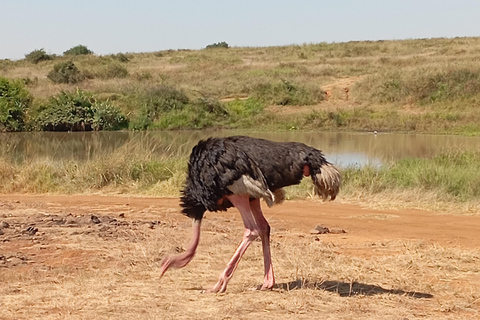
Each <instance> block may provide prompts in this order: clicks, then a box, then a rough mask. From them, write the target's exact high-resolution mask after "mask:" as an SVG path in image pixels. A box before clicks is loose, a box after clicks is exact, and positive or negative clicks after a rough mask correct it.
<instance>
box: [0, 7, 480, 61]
mask: <svg viewBox="0 0 480 320" xmlns="http://www.w3.org/2000/svg"><path fill="white" fill-rule="evenodd" d="M467 36H480V1H479V0H450V1H446V0H401V1H400V0H364V1H360V0H357V1H355V0H331V1H322V0H297V1H292V0H290V1H285V0H236V1H231V0H223V1H222V0H203V1H202V0H197V1H195V0H169V1H162V0H136V1H126V0H82V1H80V0H77V1H70V0H0V59H11V60H17V59H23V58H24V57H25V54H28V53H30V52H32V51H33V50H36V49H44V50H45V51H46V52H47V53H49V54H58V55H61V54H63V52H64V51H66V50H68V49H70V48H72V47H75V46H77V45H80V44H81V45H85V46H87V47H88V48H89V49H90V50H92V51H93V52H94V53H96V54H99V55H106V54H112V53H119V52H122V53H134V52H135V53H136V52H154V51H160V50H167V49H202V48H205V47H206V46H207V45H209V44H213V43H216V42H222V41H225V42H227V43H228V44H229V45H230V46H231V47H264V46H281V45H291V44H300V45H301V44H310V43H320V42H327V43H338V42H348V41H361V40H372V41H375V40H400V39H418V38H437V37H445V38H453V37H467Z"/></svg>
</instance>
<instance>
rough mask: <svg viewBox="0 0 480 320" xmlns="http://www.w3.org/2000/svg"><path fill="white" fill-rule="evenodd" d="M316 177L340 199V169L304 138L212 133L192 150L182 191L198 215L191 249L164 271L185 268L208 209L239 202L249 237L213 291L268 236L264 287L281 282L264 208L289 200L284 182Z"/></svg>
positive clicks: (320, 191) (168, 261)
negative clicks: (257, 241) (262, 204)
mask: <svg viewBox="0 0 480 320" xmlns="http://www.w3.org/2000/svg"><path fill="white" fill-rule="evenodd" d="M303 176H306V177H308V176H311V177H312V180H313V184H314V189H315V193H316V194H317V195H319V196H322V197H323V199H324V200H326V199H328V198H330V199H331V200H334V199H335V197H336V195H337V193H338V190H339V187H340V173H339V172H338V170H337V169H336V168H335V167H334V166H333V165H332V164H331V163H329V162H328V161H327V160H326V159H325V158H324V156H323V154H322V152H321V151H320V150H317V149H315V148H312V147H309V146H307V145H305V144H303V143H299V142H273V141H269V140H264V139H256V138H251V137H247V136H233V137H228V138H209V139H207V140H202V141H200V142H199V143H198V144H197V145H196V146H195V147H194V148H193V150H192V153H191V155H190V160H189V163H188V176H187V181H186V184H185V187H184V189H183V191H182V196H181V198H180V200H181V206H182V207H183V210H182V213H184V214H185V215H187V216H188V217H190V218H192V219H193V238H192V240H191V242H190V244H189V245H188V247H187V249H186V250H185V252H183V253H182V254H180V255H178V256H175V257H167V258H165V259H164V260H163V262H162V267H161V276H163V275H164V274H165V272H166V271H167V270H168V269H169V268H170V267H175V268H182V267H184V266H186V265H187V264H188V263H189V262H190V261H191V260H192V258H193V256H194V255H195V251H196V248H197V245H198V243H199V240H200V225H201V221H202V218H203V215H204V213H205V211H207V210H209V211H224V210H226V209H227V208H229V207H232V206H234V207H236V208H237V209H238V211H239V212H240V214H241V216H242V220H243V223H244V225H245V233H244V235H243V240H242V242H241V244H240V246H239V247H238V249H237V251H236V252H235V254H234V255H233V257H232V258H231V260H230V261H229V262H228V264H227V267H226V268H225V270H224V271H223V272H222V273H221V274H220V277H219V280H218V282H217V283H216V284H215V285H214V286H213V288H211V289H210V290H208V292H225V290H226V288H227V284H228V281H229V280H230V279H231V277H232V276H233V273H234V271H235V269H236V268H237V266H238V263H239V262H240V259H241V258H242V255H243V254H244V253H245V251H246V250H247V248H248V246H249V245H250V244H251V242H252V241H253V240H255V239H256V238H258V237H260V238H261V240H262V248H263V258H264V267H265V276H264V282H263V285H262V286H261V290H267V289H272V288H273V286H274V284H275V278H274V274H273V267H272V260H271V255H270V226H269V224H268V222H267V220H266V219H265V217H264V216H263V213H262V210H261V208H260V199H263V200H264V201H265V202H266V203H267V205H268V206H269V207H271V206H272V205H273V204H276V203H281V202H282V201H283V200H284V194H285V193H284V191H283V189H282V188H283V187H286V186H289V185H294V184H298V183H300V181H301V180H302V178H303Z"/></svg>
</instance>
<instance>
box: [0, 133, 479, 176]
mask: <svg viewBox="0 0 480 320" xmlns="http://www.w3.org/2000/svg"><path fill="white" fill-rule="evenodd" d="M233 134H247V135H251V136H254V137H258V138H266V139H270V140H274V141H301V142H304V143H306V144H308V145H311V146H314V147H316V148H319V149H321V150H323V151H324V153H325V154H326V156H327V159H329V160H330V161H331V162H333V163H335V164H337V165H338V166H340V167H346V166H363V165H365V164H371V165H375V166H378V165H381V164H382V163H385V162H389V161H391V160H395V159H401V158H405V157H416V158H428V157H433V156H434V155H436V154H439V153H441V152H444V151H446V150H452V149H454V150H480V138H479V137H462V136H447V135H418V134H378V135H374V134H373V133H344V132H271V133H269V132H248V131H231V130H230V131H154V132H131V131H124V132H118V131H117V132H71V133H66V132H34V133H29V132H23V133H1V134H0V157H3V158H8V159H12V160H13V161H17V162H22V161H25V160H28V159H34V158H48V159H55V160H70V159H74V160H80V161H81V160H88V159H92V158H94V157H96V156H105V155H108V154H111V153H113V152H114V151H116V150H119V149H120V148H124V150H122V151H123V152H129V151H132V152H133V150H135V148H133V147H134V146H135V147H136V148H138V147H139V146H140V147H141V148H144V149H147V150H148V152H150V153H151V154H153V155H161V154H171V153H174V154H176V155H181V156H187V155H188V154H189V153H190V151H191V148H192V147H193V146H194V145H195V144H196V143H197V142H198V140H200V139H205V138H207V137H210V136H228V135H233ZM136 150H138V149H136Z"/></svg>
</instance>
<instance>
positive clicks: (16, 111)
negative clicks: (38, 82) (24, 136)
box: [0, 77, 32, 131]
mask: <svg viewBox="0 0 480 320" xmlns="http://www.w3.org/2000/svg"><path fill="white" fill-rule="evenodd" d="M31 100H32V99H31V97H30V94H29V93H28V91H27V90H25V88H24V85H23V83H22V81H21V80H16V81H9V80H8V79H6V78H3V77H0V131H20V130H22V129H23V127H24V123H25V121H24V117H25V112H26V111H27V110H28V108H29V107H30V104H31Z"/></svg>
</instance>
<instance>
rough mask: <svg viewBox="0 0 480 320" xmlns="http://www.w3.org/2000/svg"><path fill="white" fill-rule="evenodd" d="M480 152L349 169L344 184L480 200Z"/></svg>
mask: <svg viewBox="0 0 480 320" xmlns="http://www.w3.org/2000/svg"><path fill="white" fill-rule="evenodd" d="M479 161H480V152H451V153H446V154H441V155H438V156H436V157H435V158H433V159H418V158H412V159H403V160H399V161H397V162H395V163H392V164H391V165H389V166H384V167H381V168H374V167H365V168H361V169H358V168H357V169H354V168H350V169H348V170H345V172H344V181H345V185H346V186H348V188H351V189H358V190H364V191H365V192H368V193H371V194H374V193H380V192H382V191H385V190H388V189H390V190H392V189H393V190H395V189H404V190H407V189H416V190H421V191H433V192H435V193H436V194H438V195H439V197H450V198H455V199H456V200H458V201H469V200H474V199H477V200H478V199H480V166H478V163H479Z"/></svg>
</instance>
